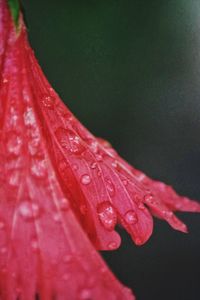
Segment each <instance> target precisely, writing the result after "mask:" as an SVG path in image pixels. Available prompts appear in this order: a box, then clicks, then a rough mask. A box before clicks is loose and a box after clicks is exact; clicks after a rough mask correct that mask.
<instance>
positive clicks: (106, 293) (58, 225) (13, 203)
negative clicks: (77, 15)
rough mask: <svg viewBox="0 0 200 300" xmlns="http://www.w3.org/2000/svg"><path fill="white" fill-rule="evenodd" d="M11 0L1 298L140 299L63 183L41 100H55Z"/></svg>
mask: <svg viewBox="0 0 200 300" xmlns="http://www.w3.org/2000/svg"><path fill="white" fill-rule="evenodd" d="M5 3H6V2H5V1H2V0H0V50H1V56H0V71H1V72H0V76H1V77H0V141H1V143H0V162H1V164H0V299H2V300H14V299H21V300H34V299H35V296H36V295H38V296H39V297H40V299H41V300H50V299H59V300H66V299H72V300H73V299H74V300H78V299H80V300H81V299H82V300H84V299H85V300H86V299H97V300H102V299H113V300H116V299H119V300H121V299H127V300H128V299H135V298H134V296H133V295H132V293H131V292H130V290H128V289H127V288H125V287H123V285H121V284H120V283H119V282H118V281H117V279H116V278H115V277H114V276H113V275H112V273H111V272H110V271H109V269H108V268H107V266H106V265H105V264H104V262H103V260H102V259H101V257H100V256H99V255H98V253H97V252H96V250H95V249H94V248H93V246H92V244H91V243H90V241H89V239H88V237H87V236H86V234H85V233H84V231H83V230H82V228H81V226H80V224H79V223H78V221H77V219H76V217H75V216H74V212H73V211H72V208H71V205H70V203H69V200H68V194H67V193H66V192H65V190H64V189H62V185H61V184H60V179H59V178H58V172H57V165H56V164H55V162H54V159H53V156H52V153H51V150H52V147H54V144H53V141H51V133H48V132H47V129H48V126H47V125H45V124H46V123H45V121H44V122H41V117H42V113H41V110H40V108H39V103H38V102H41V103H42V101H43V100H44V103H45V105H46V106H48V107H49V109H50V107H51V104H52V101H51V98H50V95H49V96H48V97H47V98H45V99H43V98H36V94H35V92H34V90H35V89H37V88H38V87H37V86H34V85H32V84H31V82H30V74H28V72H29V63H30V61H29V53H30V51H31V50H30V48H29V47H28V44H27V40H26V33H25V28H22V29H21V33H20V34H19V36H17V35H16V32H15V31H14V29H13V24H12V21H11V19H10V15H9V13H8V10H7V6H6V4H5ZM31 55H32V54H31ZM36 76H37V75H36ZM38 79H39V77H38ZM41 84H42V82H41ZM38 85H39V83H38ZM49 93H50V90H49ZM75 147H76V143H75V144H74V148H75ZM84 180H86V181H87V178H85V179H84Z"/></svg>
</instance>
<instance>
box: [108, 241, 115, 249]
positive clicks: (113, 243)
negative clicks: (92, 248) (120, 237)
mask: <svg viewBox="0 0 200 300" xmlns="http://www.w3.org/2000/svg"><path fill="white" fill-rule="evenodd" d="M116 248H117V243H116V242H114V241H113V242H110V243H108V249H109V250H115V249H116Z"/></svg>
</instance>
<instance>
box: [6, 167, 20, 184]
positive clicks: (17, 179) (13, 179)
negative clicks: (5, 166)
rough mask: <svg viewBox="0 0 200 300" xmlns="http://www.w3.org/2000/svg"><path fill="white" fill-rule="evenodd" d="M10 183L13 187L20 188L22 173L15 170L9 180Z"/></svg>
mask: <svg viewBox="0 0 200 300" xmlns="http://www.w3.org/2000/svg"><path fill="white" fill-rule="evenodd" d="M8 183H9V184H10V185H11V186H13V187H18V186H19V183H20V171H19V170H13V171H12V172H11V174H10V176H9V178H8Z"/></svg>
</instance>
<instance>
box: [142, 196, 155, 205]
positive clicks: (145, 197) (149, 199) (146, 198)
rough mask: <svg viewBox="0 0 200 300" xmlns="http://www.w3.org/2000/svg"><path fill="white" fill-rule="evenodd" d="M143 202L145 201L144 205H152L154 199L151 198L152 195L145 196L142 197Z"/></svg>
mask: <svg viewBox="0 0 200 300" xmlns="http://www.w3.org/2000/svg"><path fill="white" fill-rule="evenodd" d="M144 201H145V202H146V203H149V204H154V202H155V200H154V197H153V195H151V194H147V195H145V196H144Z"/></svg>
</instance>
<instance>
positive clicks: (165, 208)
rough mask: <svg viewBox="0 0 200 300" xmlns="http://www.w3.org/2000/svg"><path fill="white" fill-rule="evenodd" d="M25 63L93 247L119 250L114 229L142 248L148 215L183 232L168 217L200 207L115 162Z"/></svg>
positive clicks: (113, 154) (39, 73) (68, 189)
mask: <svg viewBox="0 0 200 300" xmlns="http://www.w3.org/2000/svg"><path fill="white" fill-rule="evenodd" d="M29 59H30V63H29V67H30V69H29V71H30V73H29V74H30V81H31V82H32V85H33V86H37V87H38V88H37V89H35V90H34V93H35V98H37V99H42V101H40V102H39V103H38V107H39V108H40V109H41V113H42V116H43V119H44V120H45V122H46V123H45V124H46V125H47V127H48V129H49V132H50V140H51V142H52V154H53V155H54V157H55V164H56V165H58V173H59V175H60V178H61V180H62V184H63V188H64V189H65V191H66V192H67V193H68V197H69V199H70V201H71V203H72V204H73V207H74V210H75V212H76V214H77V216H78V217H79V219H80V222H81V224H82V226H83V227H84V228H85V230H86V231H87V232H88V235H89V237H90V238H91V240H92V241H93V243H94V244H95V246H96V247H97V248H98V249H103V250H109V249H115V248H117V247H118V246H119V245H120V238H119V236H118V234H117V233H116V232H115V231H114V228H115V225H116V224H117V223H119V224H121V225H122V226H123V227H124V228H125V229H126V230H127V231H128V232H129V233H130V235H131V237H132V238H133V240H134V241H135V243H136V244H137V245H141V244H143V243H145V242H146V241H147V240H148V238H149V237H150V235H151V233H152V228H153V221H152V217H151V214H150V212H149V210H150V211H151V212H152V214H153V215H156V216H158V217H160V218H162V219H165V220H166V221H167V222H168V223H169V224H170V225H171V226H172V227H173V228H174V229H177V230H180V231H183V232H186V231H187V228H186V226H185V225H184V224H183V223H182V222H181V221H180V220H178V219H177V218H176V216H175V215H174V214H173V212H172V211H174V210H187V211H198V212H199V211H200V204H199V203H197V202H194V201H190V200H189V199H187V198H183V197H180V196H178V195H177V194H176V193H175V192H174V191H173V190H172V189H170V188H169V187H168V186H166V185H164V184H163V183H158V182H157V181H153V180H151V179H150V178H148V177H147V176H146V175H145V174H143V173H142V172H140V171H138V170H136V169H134V168H133V167H131V166H130V165H128V163H126V162H125V161H124V160H123V159H122V158H120V157H119V156H118V154H117V153H116V152H115V150H114V149H112V147H111V146H110V144H109V143H108V142H106V141H104V140H102V139H97V138H95V137H94V136H93V135H92V134H91V133H90V132H88V131H87V129H86V128H85V127H84V126H82V125H81V124H80V122H79V121H78V120H77V119H76V118H75V117H74V116H73V114H72V113H71V112H70V111H69V110H68V109H67V108H66V107H65V106H64V105H63V103H62V102H61V100H60V99H59V97H58V95H57V94H56V93H55V92H54V91H53V90H52V88H51V86H50V85H49V83H48V82H47V80H46V79H45V77H44V75H43V73H42V71H41V69H40V68H39V65H38V64H37V61H36V59H35V57H34V55H33V54H32V53H30V54H29ZM147 207H148V208H149V210H148V209H147Z"/></svg>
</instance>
